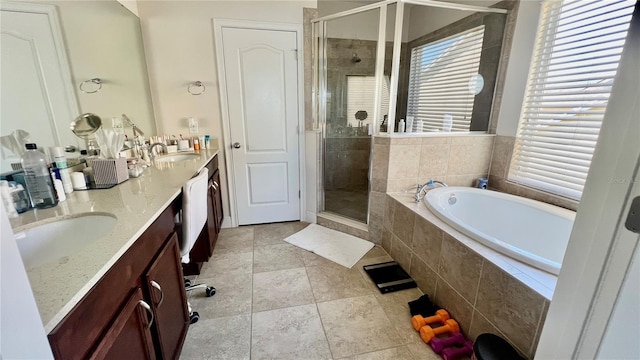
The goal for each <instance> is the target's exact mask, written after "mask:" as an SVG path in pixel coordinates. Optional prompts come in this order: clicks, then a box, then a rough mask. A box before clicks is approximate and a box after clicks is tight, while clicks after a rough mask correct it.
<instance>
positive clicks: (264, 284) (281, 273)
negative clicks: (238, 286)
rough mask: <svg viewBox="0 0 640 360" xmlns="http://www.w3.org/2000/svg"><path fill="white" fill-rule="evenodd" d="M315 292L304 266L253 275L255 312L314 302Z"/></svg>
mask: <svg viewBox="0 0 640 360" xmlns="http://www.w3.org/2000/svg"><path fill="white" fill-rule="evenodd" d="M313 302H314V300H313V293H312V292H311V285H309V279H308V278H307V272H306V271H305V269H304V268H296V269H286V270H277V271H270V272H263V273H257V274H254V275H253V312H259V311H265V310H273V309H281V308H285V307H290V306H297V305H305V304H311V303H313Z"/></svg>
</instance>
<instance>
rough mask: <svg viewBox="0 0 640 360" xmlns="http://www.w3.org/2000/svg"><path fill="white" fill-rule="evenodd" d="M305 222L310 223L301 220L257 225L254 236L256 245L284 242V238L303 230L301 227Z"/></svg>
mask: <svg viewBox="0 0 640 360" xmlns="http://www.w3.org/2000/svg"><path fill="white" fill-rule="evenodd" d="M303 224H307V225H308V223H301V222H284V223H274V224H265V225H256V226H255V237H254V239H255V245H256V246H264V245H276V244H282V240H284V238H286V237H288V236H290V235H293V234H295V233H297V232H298V231H300V230H302V229H303V228H304V227H301V226H302V225H303Z"/></svg>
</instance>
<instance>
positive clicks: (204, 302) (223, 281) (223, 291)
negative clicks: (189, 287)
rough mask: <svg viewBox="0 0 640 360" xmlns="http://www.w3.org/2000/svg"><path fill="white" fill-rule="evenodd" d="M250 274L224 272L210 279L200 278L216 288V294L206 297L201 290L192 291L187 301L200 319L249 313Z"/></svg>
mask: <svg viewBox="0 0 640 360" xmlns="http://www.w3.org/2000/svg"><path fill="white" fill-rule="evenodd" d="M251 278H252V277H251V274H225V275H220V276H218V277H216V278H213V279H210V280H207V281H205V280H202V279H201V280H200V281H201V282H205V283H206V284H207V285H210V286H214V287H215V288H216V290H217V291H216V294H215V295H214V296H212V297H206V296H205V293H204V291H203V290H201V289H198V290H194V291H192V292H193V294H192V295H191V297H190V298H189V302H190V303H191V306H192V307H193V310H194V311H197V312H198V313H199V314H200V318H201V319H211V318H217V317H224V316H232V315H238V314H248V313H251V286H252V283H251Z"/></svg>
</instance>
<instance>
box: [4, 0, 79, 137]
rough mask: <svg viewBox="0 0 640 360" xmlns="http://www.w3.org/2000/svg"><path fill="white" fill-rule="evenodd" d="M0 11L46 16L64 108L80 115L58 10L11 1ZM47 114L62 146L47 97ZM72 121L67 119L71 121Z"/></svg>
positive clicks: (54, 135)
mask: <svg viewBox="0 0 640 360" xmlns="http://www.w3.org/2000/svg"><path fill="white" fill-rule="evenodd" d="M0 11H13V12H22V13H31V14H42V15H46V16H47V18H48V19H49V27H50V29H51V36H52V37H53V44H54V46H55V49H56V59H57V60H58V63H59V64H60V71H61V74H60V76H61V77H62V80H63V82H64V89H65V95H66V98H67V101H66V107H67V108H68V110H69V113H72V114H73V113H76V114H81V112H80V105H79V102H78V98H77V97H76V92H75V86H74V82H73V77H72V76H71V64H70V63H69V59H68V58H67V48H66V46H65V43H64V36H63V34H62V27H61V26H60V16H59V15H58V9H57V8H56V6H55V5H48V4H37V3H21V2H13V1H2V3H0ZM43 90H44V91H43V93H44V94H48V91H46V88H45V89H43ZM47 104H48V108H47V112H48V113H49V116H50V119H49V120H50V121H52V122H53V125H54V126H53V129H54V133H53V134H51V135H52V136H53V138H54V140H55V141H56V143H57V144H58V146H64V144H62V140H61V138H60V135H59V134H58V127H57V124H58V121H57V120H60V119H56V117H55V114H54V113H53V111H52V109H51V101H50V99H48V96H47ZM72 120H73V119H69V121H72Z"/></svg>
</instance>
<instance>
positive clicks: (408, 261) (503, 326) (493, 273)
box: [380, 194, 550, 358]
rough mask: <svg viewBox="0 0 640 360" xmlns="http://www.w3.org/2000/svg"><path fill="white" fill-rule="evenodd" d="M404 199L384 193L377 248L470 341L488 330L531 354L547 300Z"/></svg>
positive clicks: (514, 273)
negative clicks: (454, 322)
mask: <svg viewBox="0 0 640 360" xmlns="http://www.w3.org/2000/svg"><path fill="white" fill-rule="evenodd" d="M409 201H410V197H409V196H408V195H406V194H405V195H399V194H395V195H393V194H387V197H386V202H385V203H386V204H385V206H384V211H385V214H384V219H383V221H382V224H383V229H382V235H381V241H380V243H381V244H382V247H383V248H384V249H385V250H386V251H387V252H389V253H390V254H391V256H392V257H393V258H394V259H395V260H396V261H397V262H398V263H399V264H400V265H401V266H402V267H403V268H404V269H405V270H407V271H408V272H409V274H410V275H411V276H412V278H413V279H414V280H415V281H416V283H417V284H418V287H419V288H420V289H421V290H422V291H423V292H424V293H425V294H427V295H429V297H430V298H431V299H432V300H433V301H434V302H436V303H437V304H438V305H440V306H442V307H444V308H446V309H447V310H448V311H449V312H450V314H451V316H452V317H453V318H455V319H456V321H458V322H459V324H460V328H461V330H462V332H463V333H464V334H465V335H466V336H468V337H469V338H470V339H472V340H475V338H476V337H477V336H478V335H479V334H481V333H484V332H491V333H494V334H497V335H500V336H502V337H503V338H505V339H507V341H509V342H510V343H511V344H512V345H513V346H515V347H516V348H517V349H518V351H519V352H520V353H521V354H522V355H524V356H525V357H527V358H533V357H534V355H535V349H536V347H537V343H538V340H539V338H540V336H539V334H540V332H541V331H542V327H543V325H544V319H545V318H546V313H547V310H548V308H549V303H550V301H549V300H548V299H547V298H545V296H543V295H541V293H540V292H538V291H536V290H534V289H532V288H531V285H525V284H524V283H523V282H522V281H525V282H526V281H527V279H526V275H524V274H523V273H522V272H520V271H518V270H517V269H514V268H512V267H510V265H508V264H505V263H504V262H501V260H500V259H497V260H496V258H492V257H490V256H488V254H484V253H478V250H477V248H471V247H469V245H468V243H469V242H472V240H470V239H468V238H467V237H465V236H464V235H462V234H460V233H459V232H457V231H455V230H453V229H452V228H450V227H448V225H446V224H444V223H442V222H441V221H440V220H439V219H437V218H435V216H433V214H431V213H430V212H429V210H427V209H426V207H424V205H422V204H415V203H409ZM423 207H424V209H422V208H423ZM426 213H429V214H430V215H425V214H426ZM409 226H410V231H407V227H409ZM408 233H410V237H409V236H408ZM496 264H499V265H496ZM523 278H524V279H523ZM549 297H550V296H549Z"/></svg>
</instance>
